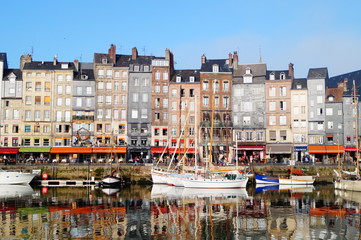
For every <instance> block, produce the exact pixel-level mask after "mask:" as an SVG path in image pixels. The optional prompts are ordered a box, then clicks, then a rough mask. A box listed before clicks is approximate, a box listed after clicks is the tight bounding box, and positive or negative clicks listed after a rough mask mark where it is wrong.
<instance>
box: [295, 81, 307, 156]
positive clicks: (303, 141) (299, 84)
mask: <svg viewBox="0 0 361 240" xmlns="http://www.w3.org/2000/svg"><path fill="white" fill-rule="evenodd" d="M291 124H292V133H293V152H294V159H295V160H296V161H304V162H305V161H308V160H309V159H308V157H307V156H306V154H307V152H308V147H307V146H308V137H307V136H308V99H307V79H305V78H298V79H294V80H293V83H292V88H291ZM306 157H307V159H306Z"/></svg>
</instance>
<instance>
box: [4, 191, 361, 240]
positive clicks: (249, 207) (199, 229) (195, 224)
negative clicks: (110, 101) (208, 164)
mask: <svg viewBox="0 0 361 240" xmlns="http://www.w3.org/2000/svg"><path fill="white" fill-rule="evenodd" d="M0 201H1V204H0V211H1V221H0V236H1V239H257V240H258V239H359V238H360V227H361V211H360V209H361V207H360V205H361V193H352V192H342V191H337V190H335V189H334V188H333V186H332V185H331V184H329V185H319V186H315V187H313V186H308V187H306V186H278V185H274V186H256V187H249V188H247V189H221V190H209V189H208V190H202V189H185V188H176V187H169V186H166V185H154V186H153V185H146V186H145V185H133V186H130V187H123V188H115V189H114V188H103V189H102V188H96V187H95V186H89V187H35V186H28V185H15V186H1V188H0Z"/></svg>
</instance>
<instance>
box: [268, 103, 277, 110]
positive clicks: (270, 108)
mask: <svg viewBox="0 0 361 240" xmlns="http://www.w3.org/2000/svg"><path fill="white" fill-rule="evenodd" d="M269 111H271V112H272V111H276V102H269Z"/></svg>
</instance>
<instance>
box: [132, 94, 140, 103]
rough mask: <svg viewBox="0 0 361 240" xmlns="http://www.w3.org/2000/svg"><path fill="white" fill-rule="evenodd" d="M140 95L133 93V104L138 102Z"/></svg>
mask: <svg viewBox="0 0 361 240" xmlns="http://www.w3.org/2000/svg"><path fill="white" fill-rule="evenodd" d="M138 98H139V97H138V93H133V102H138Z"/></svg>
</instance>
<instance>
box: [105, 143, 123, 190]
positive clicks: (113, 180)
mask: <svg viewBox="0 0 361 240" xmlns="http://www.w3.org/2000/svg"><path fill="white" fill-rule="evenodd" d="M109 161H110V162H109V166H110V175H108V176H105V177H104V178H103V179H102V180H101V182H100V184H101V185H102V186H106V187H109V186H115V185H120V183H121V181H122V179H121V178H120V177H118V176H115V175H114V174H115V173H116V171H118V170H119V167H117V168H115V169H112V164H113V147H112V150H111V152H110V160H109Z"/></svg>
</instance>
